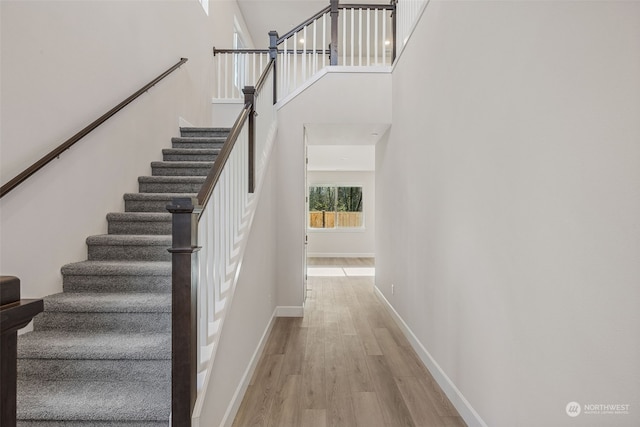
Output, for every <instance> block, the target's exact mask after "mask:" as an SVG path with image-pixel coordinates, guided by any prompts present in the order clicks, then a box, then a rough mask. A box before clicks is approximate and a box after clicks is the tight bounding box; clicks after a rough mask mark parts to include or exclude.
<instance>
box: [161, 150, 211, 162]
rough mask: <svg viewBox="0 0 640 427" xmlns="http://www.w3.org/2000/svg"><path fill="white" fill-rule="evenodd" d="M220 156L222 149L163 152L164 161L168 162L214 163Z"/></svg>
mask: <svg viewBox="0 0 640 427" xmlns="http://www.w3.org/2000/svg"><path fill="white" fill-rule="evenodd" d="M218 154H220V149H198V148H165V149H163V150H162V160H164V161H166V162H180V161H187V162H189V161H190V162H213V161H215V160H216V157H218Z"/></svg>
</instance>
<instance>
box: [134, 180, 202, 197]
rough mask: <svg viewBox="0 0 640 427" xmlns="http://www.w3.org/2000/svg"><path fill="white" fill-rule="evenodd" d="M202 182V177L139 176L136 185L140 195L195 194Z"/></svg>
mask: <svg viewBox="0 0 640 427" xmlns="http://www.w3.org/2000/svg"><path fill="white" fill-rule="evenodd" d="M204 180H205V177H204V176H141V177H139V178H138V185H139V190H140V192H141V193H197V192H198V191H200V187H202V184H203V183H204Z"/></svg>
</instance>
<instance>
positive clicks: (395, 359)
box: [373, 328, 421, 377]
mask: <svg viewBox="0 0 640 427" xmlns="http://www.w3.org/2000/svg"><path fill="white" fill-rule="evenodd" d="M373 334H374V336H375V337H376V340H377V341H378V344H379V345H380V348H381V349H382V354H384V356H385V357H386V359H387V363H388V364H389V368H390V369H391V372H392V373H393V376H394V377H413V376H420V374H421V371H420V369H419V368H418V366H415V365H414V359H413V358H411V357H410V356H408V355H407V349H405V348H402V347H399V346H398V345H397V344H396V340H394V339H393V337H392V336H391V333H390V332H389V329H387V328H376V329H374V331H373Z"/></svg>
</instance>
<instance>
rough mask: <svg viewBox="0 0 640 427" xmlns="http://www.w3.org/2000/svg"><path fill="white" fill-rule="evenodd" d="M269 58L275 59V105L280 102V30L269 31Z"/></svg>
mask: <svg viewBox="0 0 640 427" xmlns="http://www.w3.org/2000/svg"><path fill="white" fill-rule="evenodd" d="M269 58H271V59H273V105H276V102H278V91H277V86H276V83H277V81H278V73H277V71H278V32H277V31H275V30H272V31H269Z"/></svg>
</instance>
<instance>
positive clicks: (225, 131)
mask: <svg viewBox="0 0 640 427" xmlns="http://www.w3.org/2000/svg"><path fill="white" fill-rule="evenodd" d="M230 131H231V129H230V128H197V127H183V128H180V136H182V137H189V136H201V137H202V136H205V137H207V136H208V137H211V136H224V137H226V136H227V135H229V132H230Z"/></svg>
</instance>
